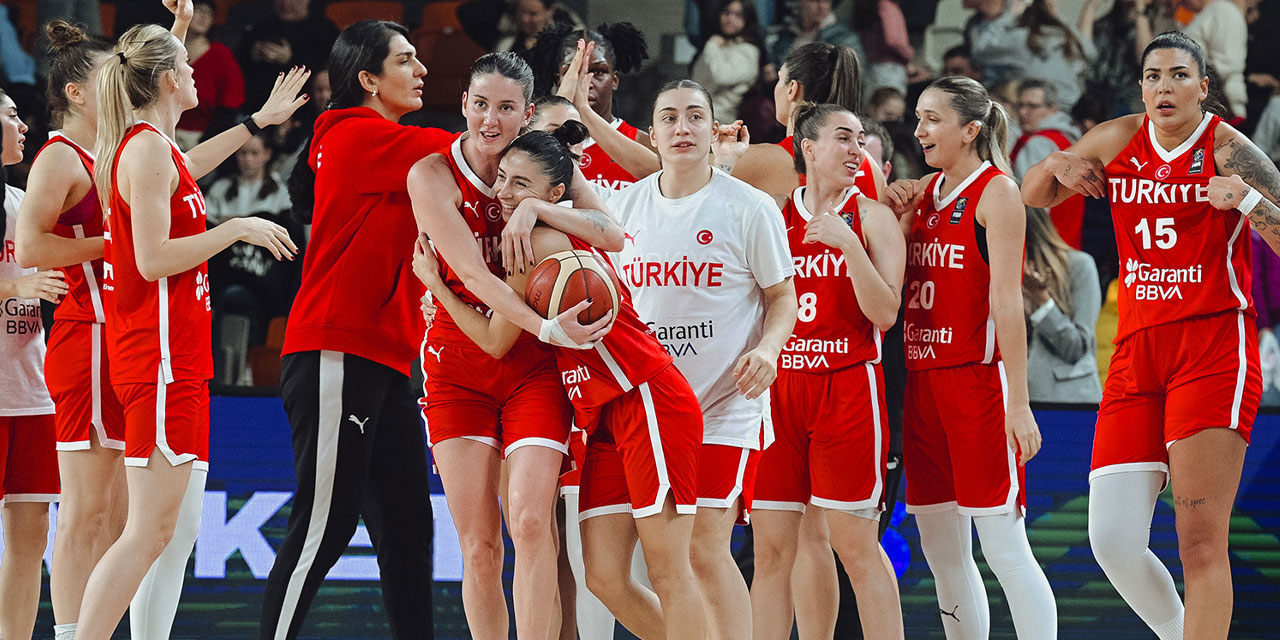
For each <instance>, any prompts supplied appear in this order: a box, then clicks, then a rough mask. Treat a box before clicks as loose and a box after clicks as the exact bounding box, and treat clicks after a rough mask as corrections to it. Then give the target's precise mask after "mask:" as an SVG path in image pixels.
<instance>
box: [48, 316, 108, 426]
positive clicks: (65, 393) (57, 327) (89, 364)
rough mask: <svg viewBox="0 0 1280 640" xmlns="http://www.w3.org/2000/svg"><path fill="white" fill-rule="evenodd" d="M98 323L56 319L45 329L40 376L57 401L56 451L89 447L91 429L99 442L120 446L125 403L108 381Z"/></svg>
mask: <svg viewBox="0 0 1280 640" xmlns="http://www.w3.org/2000/svg"><path fill="white" fill-rule="evenodd" d="M102 331H103V329H102V325H100V324H97V323H95V322H73V321H57V322H54V323H53V328H52V329H51V330H50V331H49V346H48V351H47V352H46V354H45V359H44V378H45V382H46V383H47V384H48V385H49V395H51V396H53V403H54V404H55V405H57V407H58V412H57V414H56V415H57V424H58V426H57V439H58V450H59V451H78V450H82V449H88V448H89V447H90V442H91V441H90V437H89V433H90V431H92V432H94V433H95V434H97V438H98V443H99V444H101V445H102V446H104V447H107V448H110V449H124V407H122V406H121V405H120V400H119V399H117V398H116V391H115V389H114V388H113V387H112V386H111V377H110V367H109V366H108V364H107V348H106V343H104V342H103V340H102Z"/></svg>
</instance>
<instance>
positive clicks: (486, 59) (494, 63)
mask: <svg viewBox="0 0 1280 640" xmlns="http://www.w3.org/2000/svg"><path fill="white" fill-rule="evenodd" d="M491 73H496V74H498V75H500V76H502V77H504V78H506V79H508V80H513V81H515V82H516V84H519V85H520V88H521V89H522V90H523V92H524V101H525V104H528V103H529V101H530V100H532V99H533V70H532V69H530V68H529V63H527V62H525V61H524V58H521V57H520V54H518V53H515V52H512V51H501V52H497V53H486V54H484V55H482V56H480V57H479V58H477V59H476V62H475V64H473V65H471V75H470V76H469V77H470V82H475V81H476V78H479V77H480V76H486V75H489V74H491Z"/></svg>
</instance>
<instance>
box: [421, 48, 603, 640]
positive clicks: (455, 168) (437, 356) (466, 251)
mask: <svg viewBox="0 0 1280 640" xmlns="http://www.w3.org/2000/svg"><path fill="white" fill-rule="evenodd" d="M532 93H533V72H532V71H531V70H530V69H529V67H528V65H526V64H525V63H524V61H523V60H521V59H520V57H519V56H517V55H515V54H513V53H510V52H506V53H498V54H489V55H485V56H482V57H481V58H480V59H479V60H477V61H476V63H475V65H474V66H473V67H472V70H471V80H470V84H469V85H468V87H467V91H466V92H465V93H463V95H462V112H463V115H464V116H465V117H466V119H467V131H466V132H465V133H464V134H463V135H462V136H461V137H459V138H458V139H457V140H455V141H454V143H453V144H452V145H451V146H450V148H449V150H448V152H447V153H441V154H434V155H431V156H428V157H426V158H424V159H422V160H420V161H419V162H417V163H416V164H415V165H414V166H413V168H412V169H411V170H410V172H409V179H408V184H409V196H410V198H411V199H412V202H413V211H414V214H415V216H416V217H417V220H418V225H419V228H420V229H422V230H423V231H424V232H426V233H427V234H428V235H429V236H430V237H431V238H432V240H433V241H434V242H435V247H436V249H437V250H438V251H440V254H441V259H442V262H443V263H445V267H444V268H445V269H446V270H447V271H446V278H445V280H446V282H448V284H449V286H450V287H451V288H453V289H454V291H455V292H457V293H458V294H459V295H460V296H462V297H463V299H465V300H467V301H468V303H470V304H473V305H483V306H485V307H488V308H491V309H493V310H494V311H495V312H498V313H502V314H503V315H505V316H507V317H508V318H510V319H511V320H512V321H513V322H515V323H517V324H518V325H519V326H520V327H521V328H523V329H526V330H528V331H530V332H531V333H533V334H534V335H537V336H538V337H539V338H540V339H541V340H542V341H543V342H552V343H555V344H561V345H566V346H578V345H581V346H587V345H589V344H590V343H592V342H594V341H595V340H598V339H599V338H600V336H602V335H603V334H604V333H605V332H607V331H608V321H607V319H602V320H601V321H599V322H597V323H595V324H594V325H590V326H584V325H581V324H578V322H577V321H576V316H575V315H572V314H570V313H569V312H566V313H565V314H561V316H560V317H559V318H557V319H555V320H545V321H544V320H543V319H542V318H539V317H538V316H537V314H535V313H534V312H533V310H532V309H530V308H528V306H526V305H525V304H524V302H523V301H522V300H521V299H520V298H519V296H517V295H515V293H514V292H512V291H511V289H510V287H508V286H507V285H506V284H505V283H504V282H503V281H502V279H501V277H500V276H501V274H503V273H519V272H523V271H527V270H529V268H531V267H532V266H533V263H532V249H531V246H530V244H529V240H528V237H529V236H528V230H530V229H532V228H533V226H534V222H536V221H537V220H538V219H542V221H544V222H546V223H549V224H551V225H552V226H555V227H557V228H561V229H563V230H565V231H567V232H570V233H573V234H574V235H578V236H580V237H584V238H588V239H590V240H591V241H592V242H593V243H594V244H599V245H600V246H605V247H610V246H612V247H615V248H616V246H617V245H619V244H621V240H622V233H621V231H620V230H619V229H618V228H617V226H616V224H614V223H613V221H612V220H611V219H610V218H609V217H608V216H607V215H605V214H604V213H602V212H600V211H589V212H582V211H576V210H573V209H564V208H560V207H533V206H530V207H523V208H521V209H520V210H519V211H513V212H512V216H511V219H510V222H509V223H504V221H503V216H502V204H501V203H500V202H499V201H498V200H497V199H496V198H495V197H494V191H493V186H492V185H493V184H494V182H495V180H496V179H497V172H498V159H499V157H500V156H501V153H502V150H503V149H505V148H506V146H507V145H508V144H509V143H510V142H511V140H513V139H514V138H515V137H516V135H518V134H519V133H520V131H521V129H523V128H524V127H525V126H527V125H528V122H529V118H530V116H531V115H532V112H533V105H532V104H530V101H529V100H530V97H531V96H532ZM571 190H572V191H573V192H574V193H573V194H572V196H573V199H574V200H575V201H577V200H581V199H582V198H583V196H584V195H586V194H588V193H590V189H589V188H587V187H586V186H585V184H584V185H579V186H575V187H572V189H571ZM530 204H531V205H532V204H533V203H532V202H531V203H530ZM504 227H505V228H504ZM521 232H523V233H521ZM500 245H501V249H500ZM500 258H501V261H500ZM574 313H576V312H574ZM422 344H423V349H422V358H423V371H424V374H425V377H426V384H425V389H424V392H425V397H424V399H423V401H422V402H423V407H424V411H423V413H424V415H425V417H426V419H427V424H428V425H429V428H428V440H429V444H430V446H431V451H432V457H433V459H434V461H435V465H436V469H437V470H439V472H440V479H441V482H442V483H443V484H444V489H445V496H446V497H447V498H448V500H449V511H450V513H451V514H452V515H453V521H454V524H455V525H456V526H457V528H458V536H459V539H460V541H461V544H462V553H463V562H464V566H465V567H466V571H465V572H464V575H463V585H462V596H463V606H464V608H465V611H466V615H467V623H468V627H469V629H470V631H471V634H472V636H473V637H476V638H505V637H506V636H507V634H508V622H507V614H506V611H507V605H506V598H505V596H504V594H503V589H502V561H503V545H502V528H501V522H500V513H499V501H498V487H499V477H500V474H499V463H500V461H501V459H502V458H503V457H505V459H506V463H507V466H508V473H509V482H510V487H511V491H510V505H509V506H508V509H509V522H510V527H509V528H510V532H511V537H512V541H513V543H514V545H515V553H516V568H515V576H514V578H513V587H512V591H513V599H514V600H515V612H516V629H517V631H518V633H519V634H520V635H523V636H528V637H545V636H546V635H547V634H548V632H549V630H550V629H551V619H552V616H553V613H552V611H553V610H554V598H555V591H554V590H551V589H547V588H546V586H547V585H548V584H554V582H555V576H556V550H555V540H554V538H553V537H552V533H553V530H554V528H553V526H552V520H551V517H552V514H553V513H554V506H555V498H556V478H557V477H558V476H559V471H560V467H561V464H562V463H563V461H564V456H565V454H567V453H568V440H569V424H570V422H571V419H572V416H571V409H570V407H569V403H568V399H567V398H566V397H565V394H564V390H563V389H562V388H561V385H560V380H559V372H558V371H557V370H556V368H555V357H554V355H553V354H552V352H551V350H550V348H549V347H547V346H546V345H542V344H539V342H538V341H536V340H533V339H532V338H530V339H526V340H524V341H522V342H520V343H518V344H516V346H515V348H513V349H512V351H511V352H510V353H509V354H507V355H506V356H505V357H504V358H502V359H501V360H495V359H493V358H490V357H489V356H488V355H486V354H485V353H484V352H483V351H482V350H481V349H480V348H479V347H477V346H476V345H475V344H474V343H473V342H472V341H471V340H470V339H469V338H467V337H466V336H465V335H464V334H463V333H462V332H461V331H460V330H459V329H458V327H457V325H456V324H455V322H454V321H453V319H452V317H451V316H450V315H449V314H448V312H447V311H446V312H443V313H440V314H439V315H437V316H436V318H435V321H434V323H433V324H432V326H431V329H430V330H429V332H428V333H427V336H426V340H425V341H424V342H423V343H422Z"/></svg>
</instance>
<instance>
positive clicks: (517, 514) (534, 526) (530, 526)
mask: <svg viewBox="0 0 1280 640" xmlns="http://www.w3.org/2000/svg"><path fill="white" fill-rule="evenodd" d="M507 530H508V532H509V533H510V534H511V540H512V542H514V543H515V545H516V548H517V549H518V548H520V547H521V546H522V545H528V544H539V543H541V544H546V545H548V546H550V545H551V544H553V542H554V540H553V538H552V537H551V517H550V512H543V511H539V510H537V509H513V510H512V512H511V518H510V521H509V522H507Z"/></svg>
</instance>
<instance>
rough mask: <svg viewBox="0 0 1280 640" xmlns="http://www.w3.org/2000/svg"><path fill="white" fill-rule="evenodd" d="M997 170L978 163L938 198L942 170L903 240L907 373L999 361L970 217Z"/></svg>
mask: <svg viewBox="0 0 1280 640" xmlns="http://www.w3.org/2000/svg"><path fill="white" fill-rule="evenodd" d="M999 175H1004V174H1003V173H1002V172H1001V171H1000V170H999V169H996V168H995V167H993V166H991V163H990V162H983V163H982V165H981V166H979V167H978V168H977V169H975V170H974V172H973V173H971V174H969V176H968V177H967V178H965V179H964V180H963V181H962V182H961V183H960V184H959V186H957V187H956V188H955V189H953V190H952V191H951V193H949V194H947V196H946V197H945V198H944V197H942V196H941V195H940V189H941V187H942V173H941V172H939V173H938V174H937V175H935V176H934V177H933V179H932V180H930V181H929V186H928V191H926V192H925V196H924V198H922V199H921V201H920V208H919V210H917V212H916V214H917V215H916V221H915V226H914V227H912V229H911V237H910V238H909V239H908V242H907V272H906V283H907V288H906V296H907V299H906V303H907V310H906V320H905V324H904V325H903V340H904V342H905V346H906V355H907V368H908V369H910V370H913V371H920V370H925V369H940V368H943V367H954V366H958V365H962V364H989V363H991V362H995V361H997V360H999V359H1000V350H999V348H998V346H997V345H996V323H995V319H994V318H993V317H992V316H991V301H990V293H991V266H990V265H989V264H988V262H987V259H986V258H984V257H983V255H982V253H981V252H980V250H979V246H980V245H979V240H978V233H979V230H980V229H981V227H980V225H979V224H978V221H977V218H976V215H977V208H978V206H977V205H978V199H979V198H981V197H982V191H983V189H986V187H987V184H988V183H990V182H991V179H992V178H994V177H996V176H999ZM983 232H984V233H985V230H983ZM983 244H985V240H984V242H983Z"/></svg>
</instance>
